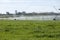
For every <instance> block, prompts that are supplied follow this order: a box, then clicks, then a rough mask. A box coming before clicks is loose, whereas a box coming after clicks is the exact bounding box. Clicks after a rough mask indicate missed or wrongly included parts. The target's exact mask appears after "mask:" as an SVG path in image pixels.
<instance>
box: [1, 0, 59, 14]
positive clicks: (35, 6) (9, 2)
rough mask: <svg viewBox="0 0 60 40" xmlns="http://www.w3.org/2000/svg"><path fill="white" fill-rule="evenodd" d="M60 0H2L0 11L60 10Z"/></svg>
mask: <svg viewBox="0 0 60 40" xmlns="http://www.w3.org/2000/svg"><path fill="white" fill-rule="evenodd" d="M59 8H60V0H0V13H6V12H11V13H14V12H15V10H17V11H18V12H22V11H26V12H59V10H58V9H59Z"/></svg>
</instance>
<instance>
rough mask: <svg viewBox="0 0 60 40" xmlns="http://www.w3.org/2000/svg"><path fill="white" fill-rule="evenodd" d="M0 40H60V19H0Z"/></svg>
mask: <svg viewBox="0 0 60 40" xmlns="http://www.w3.org/2000/svg"><path fill="white" fill-rule="evenodd" d="M0 40H60V21H38V20H37V21H36V20H35V21H32V20H31V21H28V20H25V21H24V20H20V21H19V20H0Z"/></svg>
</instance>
